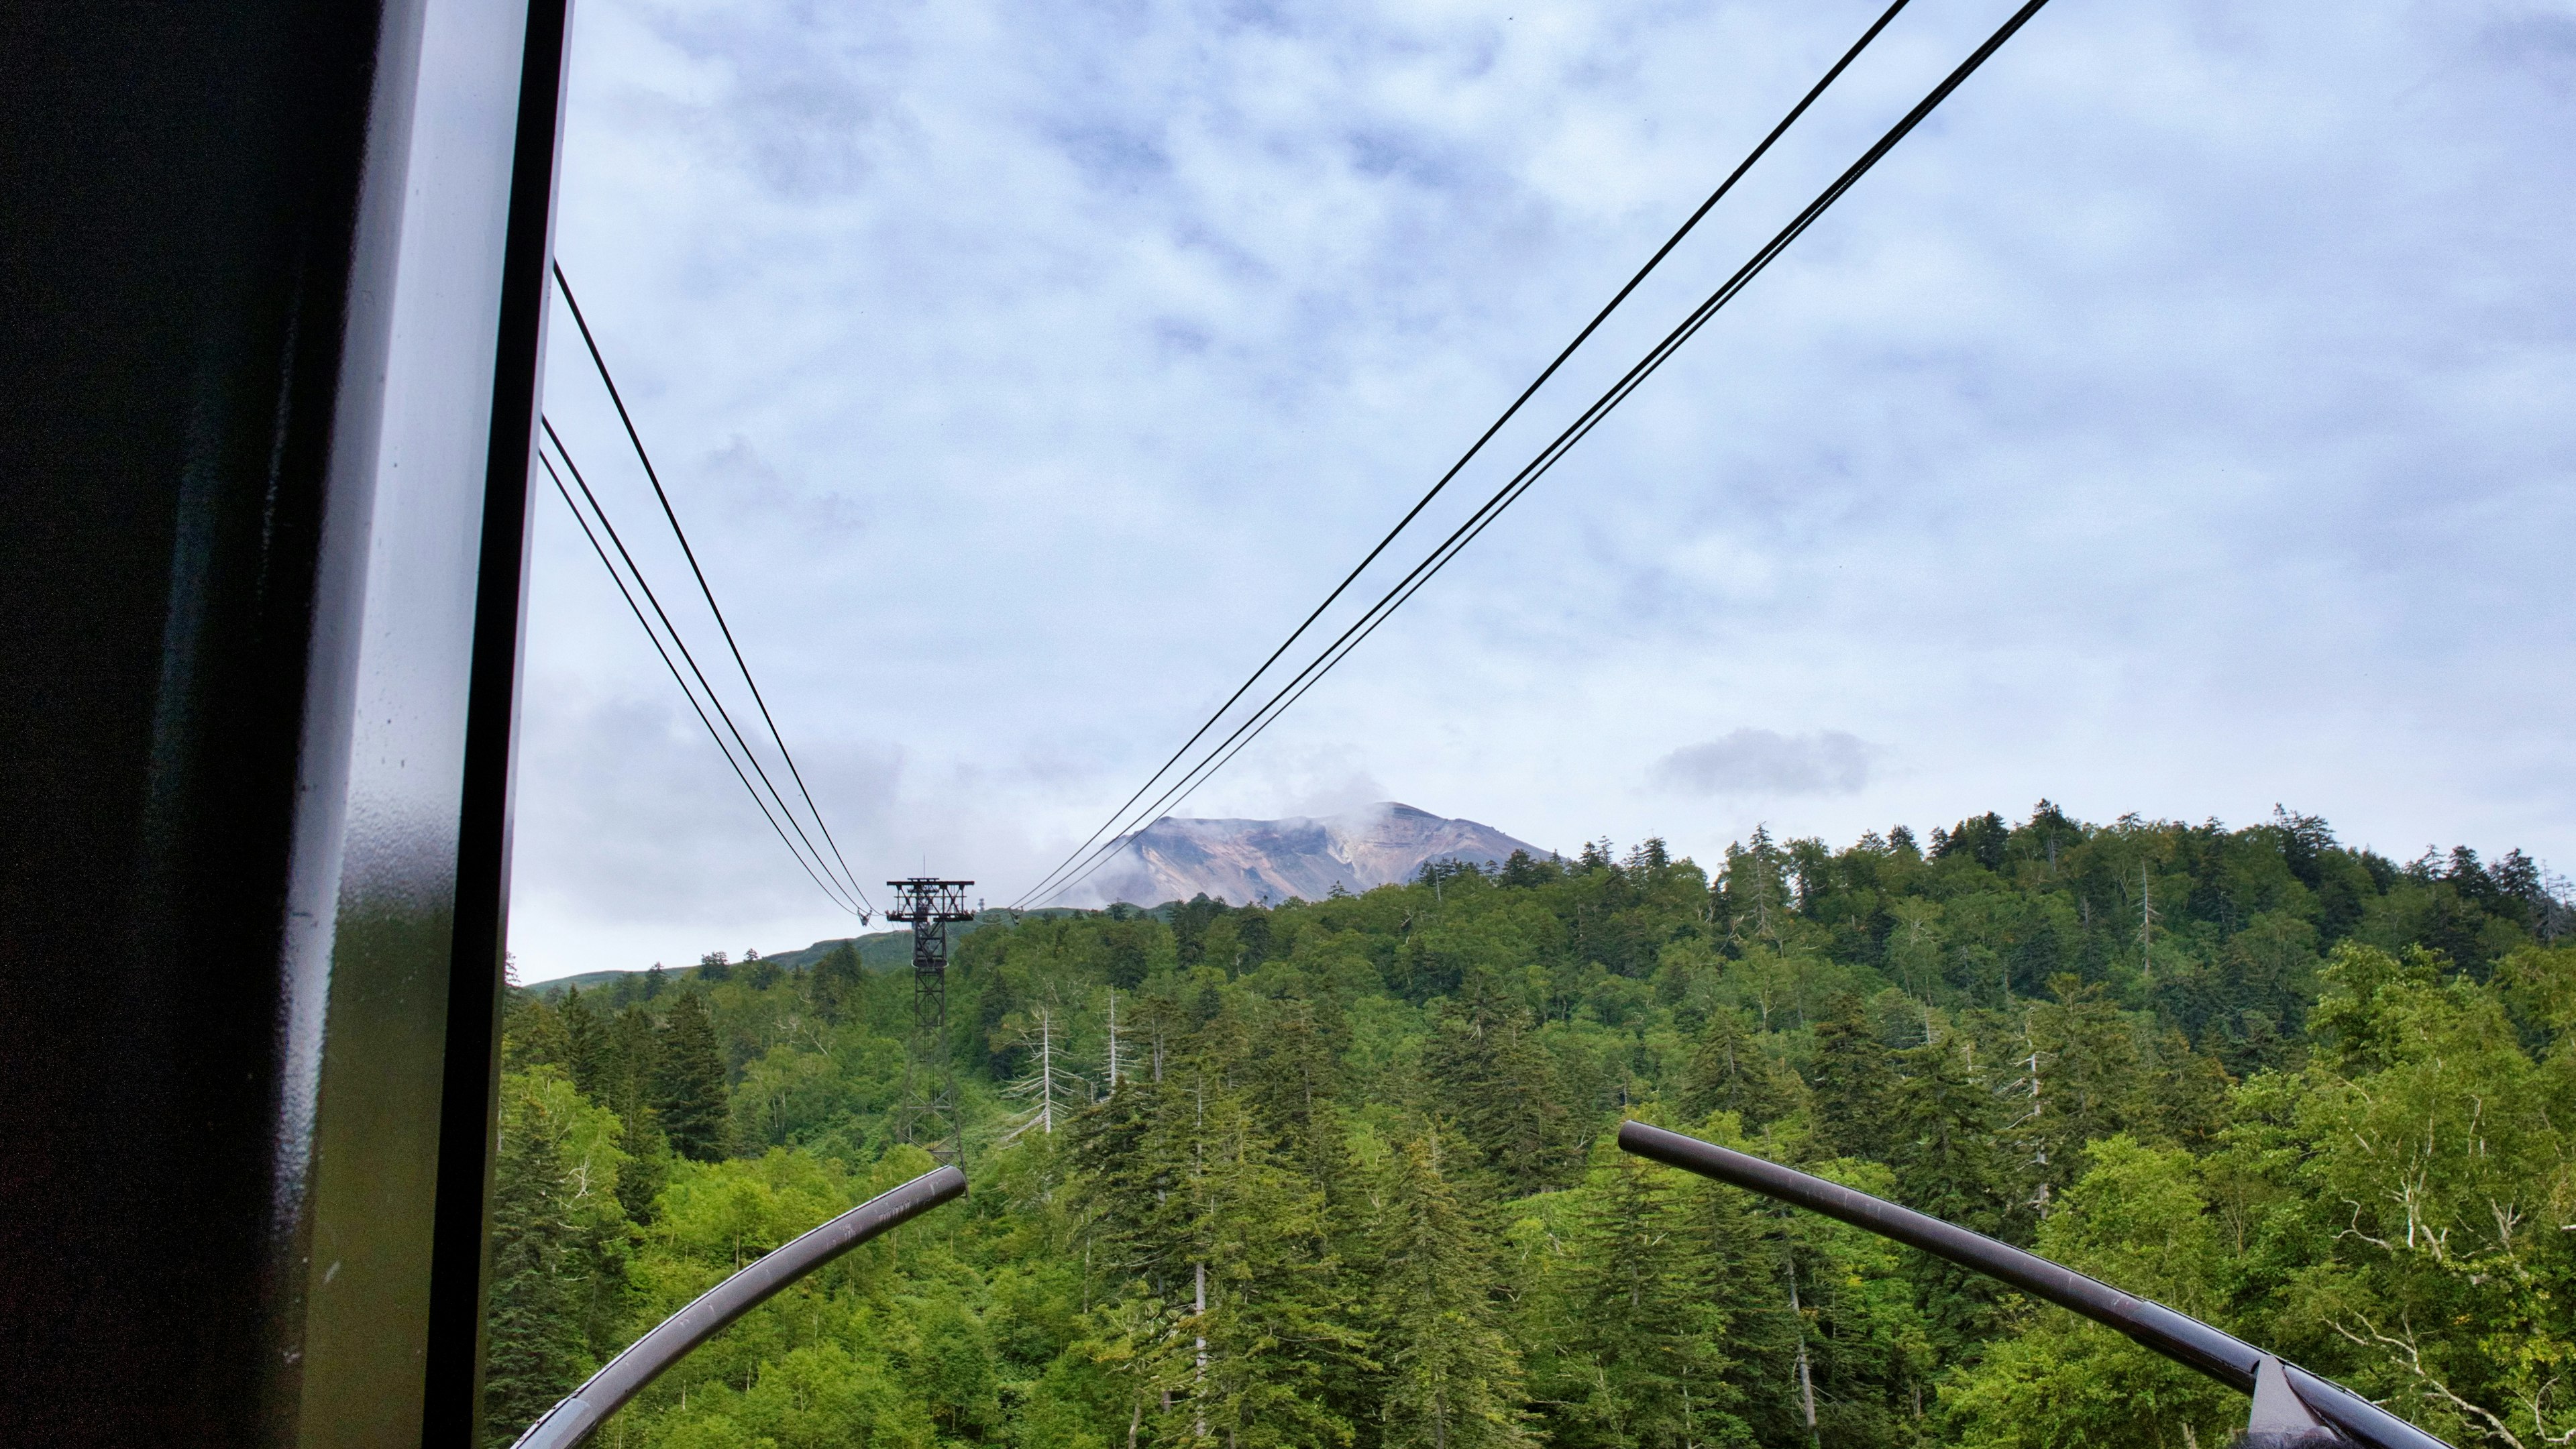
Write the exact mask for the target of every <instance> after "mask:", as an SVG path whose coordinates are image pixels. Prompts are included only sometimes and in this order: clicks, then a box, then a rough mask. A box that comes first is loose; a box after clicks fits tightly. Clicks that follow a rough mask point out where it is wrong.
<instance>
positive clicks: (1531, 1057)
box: [1422, 971, 1570, 1197]
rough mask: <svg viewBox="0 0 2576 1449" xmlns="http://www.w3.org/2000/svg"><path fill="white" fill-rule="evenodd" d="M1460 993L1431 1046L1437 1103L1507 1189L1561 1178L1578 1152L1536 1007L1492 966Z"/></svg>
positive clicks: (1425, 1060)
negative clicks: (1568, 1142) (1570, 1142)
mask: <svg viewBox="0 0 2576 1449" xmlns="http://www.w3.org/2000/svg"><path fill="white" fill-rule="evenodd" d="M1459 994H1460V997H1461V998H1462V999H1461V1000H1460V1001H1458V1002H1456V1003H1453V1004H1452V1005H1450V1006H1448V1007H1447V1008H1445V1009H1444V1010H1443V1011H1442V1012H1441V1014H1440V1016H1439V1018H1438V1020H1437V1021H1436V1022H1435V1023H1434V1025H1433V1029H1432V1037H1431V1040H1430V1041H1429V1042H1428V1043H1426V1044H1425V1046H1424V1048H1423V1053H1422V1069H1423V1075H1424V1076H1425V1077H1426V1078H1428V1079H1429V1081H1430V1084H1431V1086H1432V1088H1433V1089H1434V1092H1435V1096H1434V1099H1433V1101H1432V1102H1431V1103H1430V1104H1429V1105H1431V1106H1432V1107H1433V1108H1434V1109H1435V1110H1436V1111H1438V1112H1440V1113H1443V1114H1446V1115H1448V1116H1449V1118H1450V1120H1452V1121H1453V1122H1454V1123H1456V1125H1457V1129H1458V1132H1459V1135H1461V1136H1463V1137H1464V1138H1466V1139H1467V1141H1468V1143H1469V1144H1470V1145H1472V1146H1473V1147H1474V1148H1475V1149H1476V1154H1477V1156H1478V1158H1479V1159H1480V1160H1481V1161H1482V1162H1483V1164H1484V1166H1485V1168H1486V1170H1488V1171H1490V1172H1491V1173H1492V1174H1493V1175H1494V1176H1495V1178H1496V1179H1497V1182H1498V1184H1499V1186H1500V1188H1501V1190H1502V1192H1503V1193H1504V1194H1505V1195H1506V1196H1510V1197H1520V1196H1523V1195H1525V1194H1528V1193H1533V1192H1538V1191H1542V1190H1544V1189H1546V1188H1549V1187H1552V1186H1555V1185H1556V1184H1557V1183H1558V1182H1559V1181H1560V1180H1561V1179H1562V1178H1563V1176H1564V1173H1565V1167H1566V1166H1567V1164H1568V1160H1569V1156H1570V1154H1568V1152H1567V1151H1566V1149H1565V1146H1564V1136H1565V1131H1566V1111H1565V1107H1564V1105H1563V1104H1562V1103H1560V1102H1559V1101H1558V1100H1557V1097H1556V1063H1555V1061H1554V1060H1553V1059H1552V1058H1551V1057H1549V1055H1548V1053H1547V1049H1546V1048H1545V1047H1544V1046H1542V1045H1540V1044H1539V1041H1538V1036H1537V1032H1536V1031H1535V1030H1534V1028H1533V1024H1532V1022H1531V1021H1530V1016H1529V1012H1528V1010H1527V1009H1526V1008H1524V1007H1522V1006H1520V1005H1519V1004H1518V1003H1515V1002H1511V1001H1508V1000H1506V999H1505V998H1504V997H1503V995H1502V993H1501V991H1500V989H1499V987H1498V986H1497V985H1496V983H1495V982H1494V980H1493V978H1492V977H1491V976H1490V975H1489V974H1487V973H1485V972H1481V971H1479V972H1474V973H1471V974H1470V975H1469V976H1468V978H1467V980H1466V982H1465V983H1464V984H1463V985H1462V986H1461V988H1460V993H1459Z"/></svg>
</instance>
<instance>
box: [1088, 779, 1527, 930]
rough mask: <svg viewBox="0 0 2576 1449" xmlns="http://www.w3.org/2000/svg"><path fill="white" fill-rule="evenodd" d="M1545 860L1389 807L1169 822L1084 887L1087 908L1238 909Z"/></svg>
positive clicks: (1505, 839) (1466, 826) (1509, 841)
mask: <svg viewBox="0 0 2576 1449" xmlns="http://www.w3.org/2000/svg"><path fill="white" fill-rule="evenodd" d="M1515 850H1526V851H1528V852H1529V853H1530V854H1531V855H1534V856H1538V857H1541V858H1544V857H1545V856H1546V855H1547V852H1546V851H1545V850H1542V849H1540V848H1539V847H1537V846H1535V845H1531V844H1529V843H1528V842H1526V841H1522V840H1516V839H1514V838H1513V837H1511V836H1508V835H1505V834H1504V833H1503V832H1501V831H1499V830H1496V829H1495V828H1494V827H1492V826H1490V825H1482V824H1478V823H1477V822H1476V821H1473V820H1451V819H1447V818H1445V817H1443V816H1438V815H1434V814H1432V813H1431V812H1430V811H1428V810H1417V809H1415V808H1414V807H1413V806H1410V805H1401V804H1397V803H1395V802H1393V801H1381V802H1380V803H1378V804H1375V805H1370V806H1367V807H1364V808H1362V809H1359V810H1354V811H1350V812H1348V813H1347V814H1342V815H1333V816H1326V817H1323V818H1313V817H1299V818H1295V819H1288V820H1177V819H1163V820H1158V821H1156V822H1154V823H1153V824H1152V825H1149V826H1147V827H1146V828H1145V829H1143V830H1140V831H1138V832H1136V833H1135V834H1133V835H1130V836H1128V837H1127V838H1126V839H1125V840H1124V841H1122V842H1121V843H1120V848H1119V852H1118V855H1117V856H1116V858H1114V859H1113V860H1111V861H1110V863H1109V864H1108V865H1106V866H1104V867H1102V868H1101V870H1100V873H1099V874H1097V875H1095V876H1093V877H1092V878H1091V879H1090V880H1089V881H1087V882H1085V883H1084V890H1085V892H1086V893H1087V894H1088V895H1089V900H1087V901H1084V902H1082V903H1083V904H1091V903H1097V902H1106V901H1133V902H1136V903H1139V904H1153V903H1157V902H1161V901H1174V900H1178V901H1186V900H1188V899H1190V898H1191V897H1192V896H1195V895H1200V894H1202V893H1204V894H1206V895H1208V896H1210V897H1212V898H1216V899H1222V900H1224V901H1227V902H1229V903H1231V904H1234V905H1248V904H1251V903H1254V902H1257V901H1263V900H1268V901H1284V900H1286V899H1288V898H1289V897H1291V896H1299V897H1303V898H1305V899H1307V900H1321V899H1323V898H1324V897H1325V896H1328V895H1330V894H1332V892H1333V888H1334V887H1335V886H1337V885H1338V886H1340V887H1341V888H1342V889H1343V890H1346V891H1352V892H1358V891H1364V890H1367V889H1368V888H1370V887H1371V886H1380V885H1387V884H1390V883H1392V882H1396V881H1402V880H1409V879H1411V878H1412V877H1413V875H1414V874H1415V873H1416V872H1417V871H1419V870H1421V869H1422V866H1423V864H1424V862H1426V861H1433V860H1466V861H1473V862H1474V863H1476V864H1478V865H1483V864H1485V863H1486V862H1487V861H1494V862H1498V863H1499V862H1501V861H1503V860H1505V859H1508V858H1509V857H1510V855H1511V853H1512V852H1513V851H1515Z"/></svg>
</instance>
